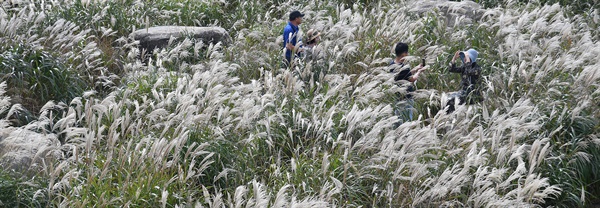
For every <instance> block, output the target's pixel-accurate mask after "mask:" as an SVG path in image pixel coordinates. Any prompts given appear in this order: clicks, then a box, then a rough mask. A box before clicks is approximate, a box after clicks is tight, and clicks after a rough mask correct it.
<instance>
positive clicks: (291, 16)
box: [290, 10, 304, 21]
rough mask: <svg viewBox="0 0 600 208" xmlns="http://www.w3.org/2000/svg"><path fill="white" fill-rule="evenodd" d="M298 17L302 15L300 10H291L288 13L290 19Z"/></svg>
mask: <svg viewBox="0 0 600 208" xmlns="http://www.w3.org/2000/svg"><path fill="white" fill-rule="evenodd" d="M298 17H304V14H302V13H300V11H297V10H296V11H293V12H292V13H290V21H292V20H295V19H296V18H298Z"/></svg>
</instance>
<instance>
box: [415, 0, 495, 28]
mask: <svg viewBox="0 0 600 208" xmlns="http://www.w3.org/2000/svg"><path fill="white" fill-rule="evenodd" d="M413 4H414V5H413V6H412V9H410V12H413V13H416V14H418V15H425V14H427V13H428V12H434V11H439V12H441V14H443V16H444V17H445V18H446V25H447V26H448V27H454V26H458V25H456V24H457V19H460V20H461V21H460V22H462V23H467V24H468V23H474V22H477V21H479V20H480V19H481V18H482V17H483V14H484V13H485V11H486V10H485V9H483V7H482V6H481V5H479V4H477V3H476V2H473V1H461V2H454V1H447V0H444V1H439V0H437V1H436V0H426V1H415V2H414V3H413ZM463 18H464V19H463Z"/></svg>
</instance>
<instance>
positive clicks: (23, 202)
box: [0, 170, 48, 208]
mask: <svg viewBox="0 0 600 208" xmlns="http://www.w3.org/2000/svg"><path fill="white" fill-rule="evenodd" d="M18 174H19V173H14V172H10V171H8V170H0V206H1V207H15V208H18V207H47V205H48V204H47V201H46V200H47V199H45V198H44V194H43V193H41V192H40V191H38V190H39V189H40V188H42V187H43V186H44V185H45V184H44V183H43V182H42V181H41V180H40V179H39V178H37V179H36V178H34V179H31V180H29V181H27V180H24V178H26V177H24V176H18Z"/></svg>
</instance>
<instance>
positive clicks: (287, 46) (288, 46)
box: [285, 43, 294, 51]
mask: <svg viewBox="0 0 600 208" xmlns="http://www.w3.org/2000/svg"><path fill="white" fill-rule="evenodd" d="M285 48H287V49H288V50H290V51H291V50H294V45H292V44H291V43H287V44H286V45H285Z"/></svg>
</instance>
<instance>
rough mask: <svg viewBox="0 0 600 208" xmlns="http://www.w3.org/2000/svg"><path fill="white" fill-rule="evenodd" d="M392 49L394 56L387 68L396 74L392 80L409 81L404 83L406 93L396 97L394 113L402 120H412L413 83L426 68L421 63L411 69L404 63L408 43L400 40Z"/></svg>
mask: <svg viewBox="0 0 600 208" xmlns="http://www.w3.org/2000/svg"><path fill="white" fill-rule="evenodd" d="M394 51H395V54H396V58H394V60H393V61H392V62H391V63H390V69H389V71H390V73H396V75H394V81H400V80H406V81H408V82H410V83H409V84H406V85H407V86H406V92H407V94H406V95H405V96H404V99H402V98H401V97H400V98H398V102H397V103H396V106H395V108H396V109H395V110H394V113H395V114H396V115H398V116H400V117H401V118H402V121H410V120H413V111H414V108H413V105H414V101H413V99H412V92H414V91H415V87H414V85H413V83H414V82H415V81H417V79H419V75H420V74H421V72H422V71H424V70H425V69H426V68H425V66H423V65H422V64H421V65H419V66H417V67H415V68H414V69H412V70H411V69H410V67H409V66H408V65H406V64H405V61H404V60H405V58H406V56H408V44H406V43H402V42H400V43H398V44H396V48H395V49H394Z"/></svg>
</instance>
